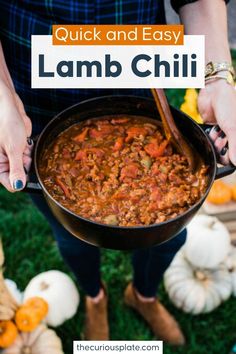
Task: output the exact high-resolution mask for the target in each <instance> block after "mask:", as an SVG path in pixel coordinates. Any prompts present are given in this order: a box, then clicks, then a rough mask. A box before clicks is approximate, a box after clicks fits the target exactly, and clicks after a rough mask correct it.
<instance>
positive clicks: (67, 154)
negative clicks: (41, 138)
mask: <svg viewBox="0 0 236 354" xmlns="http://www.w3.org/2000/svg"><path fill="white" fill-rule="evenodd" d="M62 156H63V158H64V159H70V157H71V156H70V151H69V150H68V149H65V148H64V149H63V150H62Z"/></svg>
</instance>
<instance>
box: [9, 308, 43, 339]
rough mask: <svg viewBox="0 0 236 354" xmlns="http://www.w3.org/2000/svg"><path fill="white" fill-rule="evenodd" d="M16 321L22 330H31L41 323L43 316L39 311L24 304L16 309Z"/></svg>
mask: <svg viewBox="0 0 236 354" xmlns="http://www.w3.org/2000/svg"><path fill="white" fill-rule="evenodd" d="M15 322H16V325H17V328H18V329H19V330H20V331H22V332H31V331H33V330H34V329H35V328H36V327H37V326H38V325H39V323H40V322H41V317H40V315H39V313H38V312H37V311H36V312H34V311H33V310H32V308H30V307H29V306H24V305H23V306H21V307H20V308H19V309H18V310H17V311H16V315H15Z"/></svg>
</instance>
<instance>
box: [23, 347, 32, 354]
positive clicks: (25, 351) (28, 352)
mask: <svg viewBox="0 0 236 354" xmlns="http://www.w3.org/2000/svg"><path fill="white" fill-rule="evenodd" d="M31 353H32V351H31V348H30V347H28V346H27V347H26V346H25V347H23V348H22V351H21V354H31Z"/></svg>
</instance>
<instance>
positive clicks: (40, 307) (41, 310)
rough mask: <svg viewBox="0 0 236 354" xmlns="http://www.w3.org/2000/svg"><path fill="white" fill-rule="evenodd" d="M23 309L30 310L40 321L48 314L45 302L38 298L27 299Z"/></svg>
mask: <svg viewBox="0 0 236 354" xmlns="http://www.w3.org/2000/svg"><path fill="white" fill-rule="evenodd" d="M24 306H25V307H28V308H31V309H32V311H33V312H34V313H37V314H38V315H39V317H40V321H42V320H43V319H44V318H45V316H46V315H47V313H48V304H47V302H46V301H45V300H44V299H42V298H41V297H39V296H34V297H31V298H29V299H28V300H27V301H26V302H25V303H24Z"/></svg>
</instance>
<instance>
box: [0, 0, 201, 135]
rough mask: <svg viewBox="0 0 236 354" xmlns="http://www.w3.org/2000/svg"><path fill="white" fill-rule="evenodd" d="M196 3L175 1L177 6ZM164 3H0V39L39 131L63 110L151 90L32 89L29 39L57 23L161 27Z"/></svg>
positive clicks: (86, 0)
mask: <svg viewBox="0 0 236 354" xmlns="http://www.w3.org/2000/svg"><path fill="white" fill-rule="evenodd" d="M193 1H196V0H190V1H189V0H187V1H186V0H172V6H174V5H176V4H177V7H176V8H175V9H176V10H178V8H179V6H181V4H182V5H184V4H186V3H188V2H193ZM163 23H165V11H164V1H163V0H113V1H112V0H67V1H64V0H8V1H7V0H0V39H1V42H2V46H3V50H4V54H5V58H6V62H7V65H8V68H9V71H10V74H11V77H12V79H13V82H14V85H15V88H16V91H17V93H18V94H19V95H20V97H21V98H22V100H23V103H24V105H25V109H26V112H27V113H28V115H29V116H30V117H31V119H32V121H33V128H34V129H33V131H34V133H38V132H39V131H40V130H41V129H42V128H43V127H44V125H45V124H46V123H47V122H48V121H49V120H50V119H51V118H52V117H53V116H54V115H55V114H56V113H58V112H59V111H61V110H63V109H65V108H66V107H68V106H70V105H72V104H75V103H76V102H79V101H81V100H84V99H87V98H91V97H97V96H102V95H106V94H120V93H122V94H124V93H125V94H126V93H127V94H136V95H143V96H147V95H149V90H138V89H137V90H110V89H109V90H108V89H102V88H101V89H78V90H75V89H73V90H71V89H66V90H64V89H57V90H56V89H31V35H32V34H38V35H39V34H43V35H48V34H51V28H52V25H53V24H163Z"/></svg>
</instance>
